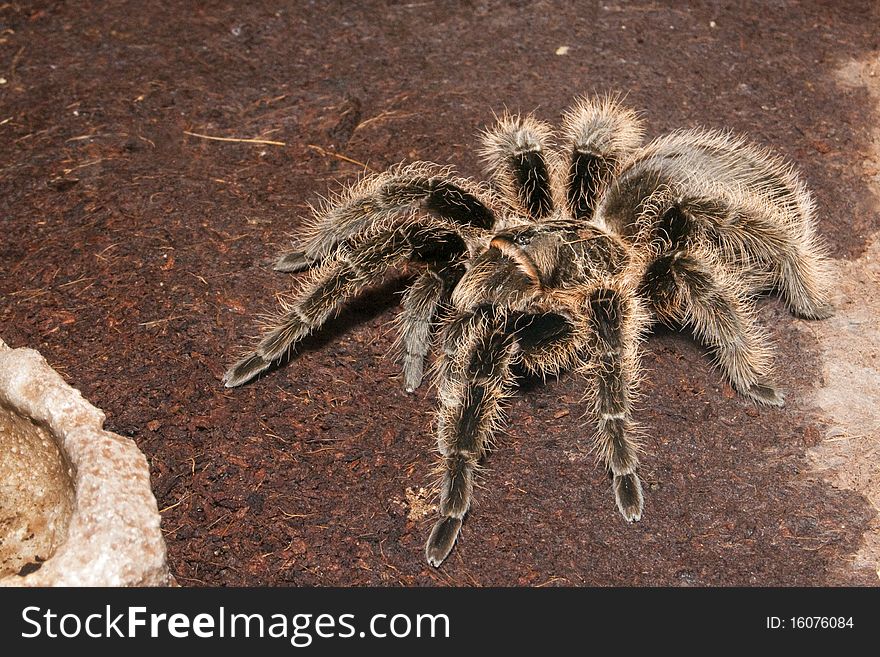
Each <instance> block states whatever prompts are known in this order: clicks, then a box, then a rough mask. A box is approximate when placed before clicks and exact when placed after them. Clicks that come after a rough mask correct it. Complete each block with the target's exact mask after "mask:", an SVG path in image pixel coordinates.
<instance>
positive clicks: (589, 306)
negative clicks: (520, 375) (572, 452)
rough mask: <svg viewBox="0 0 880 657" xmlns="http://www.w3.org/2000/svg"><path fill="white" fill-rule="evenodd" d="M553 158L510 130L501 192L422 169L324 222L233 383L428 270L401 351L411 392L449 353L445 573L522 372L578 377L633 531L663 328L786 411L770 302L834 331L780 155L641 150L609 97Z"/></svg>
mask: <svg viewBox="0 0 880 657" xmlns="http://www.w3.org/2000/svg"><path fill="white" fill-rule="evenodd" d="M558 138H559V142H558V146H557V141H556V137H555V136H554V132H553V131H552V129H551V128H550V127H549V126H548V125H547V124H545V123H543V122H540V121H538V120H536V119H535V118H534V117H532V116H516V115H511V114H505V115H503V116H502V117H501V118H500V119H499V120H498V122H497V124H496V125H495V126H494V127H493V128H492V129H490V130H488V131H486V132H485V133H484V134H483V139H482V141H483V149H482V155H483V157H484V158H485V160H486V163H487V165H488V167H487V168H488V171H489V174H490V177H491V180H492V183H494V184H493V185H491V186H490V185H486V184H478V183H475V182H473V181H472V180H469V179H467V178H460V177H455V176H454V175H453V173H452V170H451V169H450V168H447V167H441V166H438V165H435V164H431V163H416V164H410V165H407V166H405V165H399V166H397V167H396V168H393V169H391V170H389V171H387V172H385V173H382V174H379V175H370V176H367V177H365V178H363V179H362V180H361V181H360V182H358V183H356V184H355V185H353V186H352V187H350V188H349V189H347V190H346V191H344V192H343V193H342V194H340V195H338V196H337V197H335V198H333V199H331V200H329V201H328V202H326V203H325V204H324V206H323V207H321V208H320V209H319V210H317V211H316V213H315V218H314V221H313V222H312V224H311V226H310V227H309V228H308V230H307V233H306V235H305V236H304V238H303V241H302V243H301V244H300V246H299V249H298V250H296V251H293V252H291V253H287V254H286V255H284V256H283V257H281V258H280V259H279V260H278V261H277V263H276V265H275V269H276V270H279V271H284V272H297V271H300V270H305V269H312V272H311V274H310V275H309V277H308V279H307V280H306V283H305V285H304V287H303V288H302V290H301V291H300V292H299V293H298V294H297V295H296V296H295V297H294V298H293V299H292V300H291V301H289V302H287V303H286V304H285V305H284V307H283V310H282V312H281V314H280V315H279V316H278V317H277V319H275V320H274V321H272V322H271V324H270V325H269V326H268V328H267V330H266V332H265V333H264V335H263V337H262V339H261V341H260V342H259V344H258V345H257V346H256V349H255V350H254V352H253V353H251V354H250V355H248V356H246V357H245V358H243V359H242V360H240V361H239V362H237V363H236V364H235V365H234V366H233V367H232V368H231V369H230V370H229V371H228V372H227V373H226V375H225V377H224V381H225V384H226V386H228V387H233V386H238V385H240V384H242V383H245V382H246V381H249V380H251V379H253V378H254V377H256V376H257V375H258V374H259V373H261V372H263V371H264V370H266V369H267V368H269V367H270V365H272V363H273V362H275V361H279V360H280V359H282V357H284V356H285V355H286V354H288V352H289V351H290V350H291V348H292V347H294V346H295V345H296V344H297V343H298V342H299V341H300V340H302V339H303V338H304V337H306V336H307V335H308V334H310V333H311V332H313V331H315V330H317V329H318V328H320V327H321V326H322V325H323V324H324V323H325V322H326V321H327V320H328V319H329V318H330V317H331V316H332V315H334V314H335V313H337V312H338V311H339V310H340V307H341V306H342V305H343V303H344V302H345V301H346V300H347V299H350V298H351V297H352V296H354V295H356V294H358V293H359V292H360V291H361V290H363V289H364V288H365V287H366V286H368V285H370V284H372V283H375V282H376V281H378V280H380V279H381V278H382V277H383V276H384V275H385V273H386V271H387V270H388V269H389V268H391V267H400V266H402V265H412V264H417V265H418V266H419V267H418V269H417V271H418V272H419V273H418V274H417V275H416V277H415V279H414V281H413V282H412V284H411V286H410V287H409V288H408V289H407V290H406V292H405V293H404V295H403V299H402V306H403V310H402V313H401V314H400V316H399V333H400V335H399V346H400V352H401V354H402V361H403V380H404V385H405V387H406V389H407V391H412V390H414V389H415V388H416V387H418V386H419V384H420V382H421V380H422V377H423V371H424V364H425V360H426V357H427V356H428V354H429V351H430V350H431V347H432V343H433V341H434V337H433V336H434V334H435V332H437V333H439V335H438V336H437V339H436V340H437V343H438V351H439V355H438V358H437V362H436V385H437V396H438V401H439V409H438V412H437V422H436V427H437V429H436V431H437V441H438V445H439V451H440V455H441V459H440V461H441V463H440V469H441V474H442V484H441V486H440V500H439V502H440V519H439V520H438V521H437V522H436V524H435V525H434V528H433V530H432V532H431V534H430V537H429V538H428V541H427V546H426V557H427V560H428V562H429V563H430V564H431V565H433V566H435V567H436V566H439V565H440V563H441V562H442V561H443V560H444V559H445V558H446V557H447V555H448V554H449V552H450V551H451V550H452V547H453V545H454V544H455V541H456V539H457V537H458V534H459V531H460V529H461V526H462V520H463V518H464V516H465V514H466V513H467V512H468V509H469V507H470V505H471V497H472V494H473V487H474V475H475V471H476V470H477V468H478V466H479V463H480V461H481V459H483V457H484V456H485V454H486V452H487V450H488V448H489V447H490V445H491V442H492V437H493V434H494V433H495V431H496V430H497V429H498V427H499V425H500V423H501V421H502V407H503V404H504V400H505V398H507V397H508V396H509V395H510V394H511V391H512V389H513V388H514V386H515V382H516V381H515V379H516V375H515V372H516V371H518V370H519V371H523V370H524V371H525V372H527V373H533V374H537V375H539V376H546V375H548V374H556V373H559V372H561V371H563V370H573V371H575V372H577V373H579V374H581V375H583V376H584V381H585V385H586V387H587V391H588V392H587V395H586V397H585V404H586V408H587V409H588V412H589V414H590V416H591V417H592V421H593V422H594V426H595V432H596V445H597V451H598V455H599V456H600V457H601V459H602V460H603V461H604V463H605V465H606V467H607V469H608V471H609V472H610V477H611V480H612V484H613V485H612V487H613V491H614V497H615V500H616V503H617V507H618V509H619V510H620V513H621V514H622V515H623V517H624V518H625V519H626V520H627V521H636V520H639V519H640V518H641V515H642V508H643V495H642V486H641V484H640V482H639V477H638V475H637V472H636V470H637V466H638V452H639V443H638V440H637V436H636V434H637V431H636V430H635V428H634V425H633V419H632V412H633V400H634V396H635V394H636V387H637V383H638V380H639V348H640V347H639V345H640V342H641V340H642V339H643V337H644V335H645V333H646V330H647V329H648V328H649V326H650V324H651V323H652V322H654V321H659V322H662V323H664V324H669V325H672V326H679V327H689V328H690V329H691V330H692V331H693V333H694V334H695V335H696V337H697V338H699V339H700V340H701V341H702V342H703V343H704V344H705V345H706V346H707V347H708V348H709V349H710V350H711V352H712V353H714V357H715V360H716V362H717V364H718V366H719V367H720V368H721V370H722V372H723V374H724V375H725V376H726V377H727V379H728V380H729V381H730V383H731V385H732V386H733V387H734V388H735V389H736V390H737V391H738V392H739V393H740V394H742V395H744V396H745V397H747V398H749V399H751V400H753V401H755V402H757V403H759V404H768V405H775V406H781V405H782V403H783V395H782V393H781V392H779V391H778V390H777V389H776V387H775V386H774V385H773V383H772V382H771V380H770V379H769V376H770V372H771V365H772V362H771V360H772V353H771V347H770V344H769V341H768V338H767V335H766V333H765V331H764V330H763V329H762V328H761V327H760V326H759V325H758V324H757V323H756V320H755V307H754V298H755V296H756V294H758V293H760V292H762V291H768V290H771V289H777V290H778V291H779V293H780V294H781V296H782V298H783V299H784V301H785V302H786V304H787V305H788V307H789V308H790V310H791V312H793V313H794V314H795V315H797V316H798V317H802V318H808V319H820V318H824V317H827V316H829V315H830V314H831V307H830V305H829V303H828V301H827V291H828V273H827V271H828V268H827V260H826V257H825V256H824V255H823V253H822V249H821V247H820V245H819V242H818V239H817V237H816V235H815V232H814V227H813V215H814V205H813V201H812V199H811V196H810V193H809V191H808V190H807V188H806V187H805V185H804V183H803V182H802V181H801V180H800V178H799V177H798V175H797V174H796V173H795V171H794V170H793V169H792V167H791V166H790V165H789V164H787V163H785V162H784V161H783V160H782V159H781V158H780V157H778V156H776V155H774V154H773V153H772V152H771V151H769V150H767V149H764V148H761V147H757V146H754V145H752V144H750V143H748V142H747V141H746V140H745V139H743V138H741V137H735V136H733V135H731V134H730V133H728V132H719V131H711V130H687V131H676V132H673V133H671V134H668V135H666V136H664V137H661V138H659V139H657V140H656V141H653V142H651V143H649V144H648V145H646V146H642V145H641V142H642V127H641V124H640V121H639V119H638V117H637V115H636V114H635V113H634V112H633V111H632V110H630V109H627V108H625V107H623V106H622V105H621V104H620V103H619V101H618V100H617V99H616V98H614V97H604V98H594V99H587V98H584V99H578V100H577V102H576V104H575V105H574V107H573V108H572V109H570V110H569V111H568V112H567V113H566V115H565V119H564V123H563V126H562V129H561V132H560V133H559V137H558ZM514 366H517V367H514Z"/></svg>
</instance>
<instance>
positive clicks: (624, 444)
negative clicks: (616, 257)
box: [586, 288, 645, 522]
mask: <svg viewBox="0 0 880 657" xmlns="http://www.w3.org/2000/svg"><path fill="white" fill-rule="evenodd" d="M586 305H587V310H588V325H589V328H590V334H591V337H590V339H589V341H588V349H587V354H588V357H587V358H588V360H587V363H586V369H587V373H588V374H591V375H592V379H593V382H594V384H593V387H592V408H591V411H592V415H593V417H594V420H595V422H596V428H597V431H596V438H597V442H598V450H599V455H600V457H601V458H602V460H603V461H604V462H605V464H606V466H607V467H608V470H609V471H610V472H611V474H612V475H613V477H614V480H613V484H614V498H615V500H616V502H617V508H618V509H619V510H620V513H621V514H622V515H623V517H624V518H626V520H628V521H630V522H634V521H637V520H639V519H640V518H641V517H642V508H643V506H644V497H643V495H642V485H641V482H640V481H639V476H638V474H636V469H637V468H638V464H639V457H638V451H639V446H638V443H637V442H636V440H635V438H634V436H633V422H632V402H633V391H634V388H635V385H636V380H637V376H636V372H637V371H638V341H639V338H640V335H641V333H642V330H643V326H644V323H645V316H644V312H643V311H642V310H641V308H640V307H639V305H638V303H637V301H636V300H635V299H634V298H632V297H628V296H626V295H624V294H622V293H621V292H619V291H617V290H614V289H610V288H600V289H597V290H594V291H593V292H592V293H591V294H590V295H589V298H588V300H587V304H586Z"/></svg>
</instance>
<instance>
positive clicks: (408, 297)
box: [398, 265, 464, 392]
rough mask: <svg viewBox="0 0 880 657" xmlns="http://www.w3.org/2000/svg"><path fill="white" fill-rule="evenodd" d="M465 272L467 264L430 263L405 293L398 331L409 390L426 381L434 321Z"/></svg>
mask: <svg viewBox="0 0 880 657" xmlns="http://www.w3.org/2000/svg"><path fill="white" fill-rule="evenodd" d="M463 274H464V266H463V265H452V266H448V267H443V268H435V267H429V268H428V270H427V271H426V272H424V273H423V274H422V275H421V276H419V277H418V278H417V279H416V280H415V282H414V283H413V284H412V285H411V286H410V287H409V289H408V290H407V291H406V292H405V293H404V295H403V300H402V302H401V305H402V306H403V311H402V312H401V313H400V315H399V316H398V325H399V333H398V334H399V336H400V338H399V347H400V351H401V354H402V361H403V383H404V388H405V389H406V391H407V392H413V391H414V390H415V389H416V388H418V387H419V385H421V383H422V376H423V373H424V368H425V359H426V358H427V356H428V352H429V351H430V349H431V333H432V328H433V323H434V321H435V319H436V317H437V313H438V311H439V309H440V306H441V305H442V303H443V300H444V298H446V297H448V295H449V293H450V291H451V290H452V289H453V288H454V287H455V284H456V283H457V282H458V281H459V279H460V278H461V276H462V275H463Z"/></svg>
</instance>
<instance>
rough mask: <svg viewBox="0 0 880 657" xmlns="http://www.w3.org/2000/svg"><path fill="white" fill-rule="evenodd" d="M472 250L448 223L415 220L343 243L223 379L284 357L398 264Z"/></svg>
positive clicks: (233, 381)
mask: <svg viewBox="0 0 880 657" xmlns="http://www.w3.org/2000/svg"><path fill="white" fill-rule="evenodd" d="M466 251H467V247H466V245H465V242H464V239H463V238H462V236H461V235H459V234H458V233H456V232H455V231H453V230H450V229H449V228H447V227H444V226H442V225H439V226H438V225H432V224H431V223H425V224H409V225H402V226H397V227H395V228H390V229H386V230H378V231H375V232H374V233H373V234H368V235H362V236H360V238H359V240H356V241H354V242H353V243H351V244H349V245H347V246H345V247H340V249H339V250H338V251H337V252H336V254H335V255H334V256H333V258H331V259H330V260H328V261H327V262H326V263H325V264H324V265H323V266H322V267H321V268H320V269H318V270H316V271H315V272H314V273H313V275H312V278H311V281H309V283H307V284H306V286H305V288H304V289H303V291H302V292H301V293H300V294H299V295H298V296H297V298H296V299H295V300H294V301H293V302H291V303H289V304H286V306H285V309H284V313H283V314H282V315H281V316H280V317H278V318H277V319H276V320H275V321H273V322H272V323H271V324H270V326H269V329H268V331H267V332H266V333H265V334H264V336H263V338H262V339H261V340H260V342H259V344H258V345H257V348H256V350H255V351H254V353H252V354H250V355H248V356H246V357H245V358H243V359H241V360H240V361H238V362H237V363H236V364H235V365H233V366H232V368H230V369H229V371H228V372H226V374H225V375H224V377H223V381H224V383H225V384H226V387H228V388H232V387H235V386H238V385H241V384H242V383H245V382H247V381H249V380H251V379H253V378H254V377H255V376H257V375H258V374H259V373H260V372H263V371H264V370H266V369H268V368H269V366H270V365H271V364H272V362H273V361H276V360H280V359H281V358H282V357H283V356H284V355H285V354H286V353H287V352H288V351H289V350H290V349H291V348H292V347H293V346H294V345H296V343H298V342H299V341H300V340H302V339H303V338H305V337H306V336H307V335H309V334H310V333H312V332H313V331H315V330H316V329H318V328H320V327H321V326H322V325H323V324H324V323H325V322H326V321H327V320H328V319H329V318H330V317H331V316H332V315H334V314H335V313H336V312H338V311H339V310H340V309H341V307H342V305H343V303H344V302H345V301H347V300H348V299H350V298H351V297H353V296H354V295H356V294H357V293H358V292H360V291H361V290H363V289H364V288H365V287H367V286H368V285H370V284H372V283H375V282H377V281H378V280H380V279H381V277H382V276H383V275H384V274H385V272H386V271H387V270H388V269H389V268H390V267H393V266H395V265H401V264H404V263H406V262H408V261H410V260H412V259H417V260H423V259H430V260H433V259H437V260H439V261H442V262H446V263H449V264H452V263H454V261H455V260H456V259H457V258H460V257H462V256H463V255H464V254H465V253H466Z"/></svg>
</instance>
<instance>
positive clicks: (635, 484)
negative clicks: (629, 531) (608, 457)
mask: <svg viewBox="0 0 880 657" xmlns="http://www.w3.org/2000/svg"><path fill="white" fill-rule="evenodd" d="M614 498H615V499H616V500H617V508H618V509H620V513H621V515H622V516H623V517H624V518H626V520H627V521H628V522H637V521H639V520H641V518H642V509H643V508H644V505H645V498H644V496H643V495H642V484H641V482H640V481H639V476H638V475H637V474H636V473H634V472H633V473H630V474H625V475H614Z"/></svg>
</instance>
